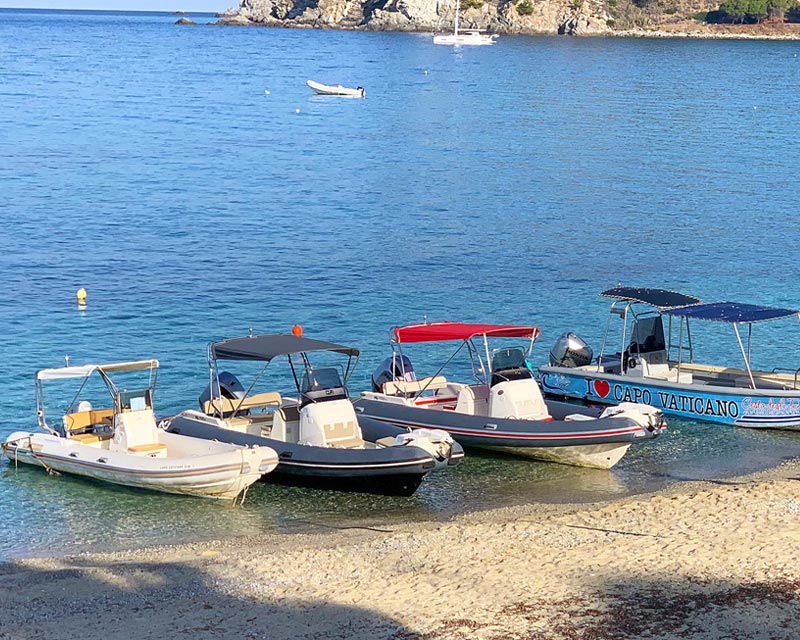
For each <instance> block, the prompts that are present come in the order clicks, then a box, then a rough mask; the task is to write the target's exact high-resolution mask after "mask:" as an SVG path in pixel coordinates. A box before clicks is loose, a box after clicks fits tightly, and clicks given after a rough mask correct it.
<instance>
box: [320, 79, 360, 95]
mask: <svg viewBox="0 0 800 640" xmlns="http://www.w3.org/2000/svg"><path fill="white" fill-rule="evenodd" d="M306 84H307V85H308V86H309V87H310V88H311V89H312V90H313V91H314V93H316V94H317V95H320V96H344V97H345V98H363V97H364V96H366V95H367V92H366V90H365V89H364V87H356V88H355V89H351V88H350V87H343V86H342V85H340V84H335V85H329V84H322V83H321V82H314V81H313V80H306Z"/></svg>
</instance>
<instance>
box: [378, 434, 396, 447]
mask: <svg viewBox="0 0 800 640" xmlns="http://www.w3.org/2000/svg"><path fill="white" fill-rule="evenodd" d="M394 439H395V436H386V437H385V438H379V439H378V440H376V441H375V444H376V445H378V446H379V447H383V448H386V447H392V446H394Z"/></svg>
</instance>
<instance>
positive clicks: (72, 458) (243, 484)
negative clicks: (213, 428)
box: [3, 432, 278, 500]
mask: <svg viewBox="0 0 800 640" xmlns="http://www.w3.org/2000/svg"><path fill="white" fill-rule="evenodd" d="M180 437H181V436H176V435H173V434H166V433H163V434H160V439H163V442H162V443H163V444H165V445H166V446H167V447H168V449H169V447H170V445H171V444H174V443H175V442H176V440H175V439H176V438H180ZM220 448H221V447H220ZM3 450H4V452H5V454H6V455H7V456H8V458H9V459H10V460H11V461H13V462H21V463H24V464H31V465H36V466H40V467H42V468H44V469H47V470H51V469H52V470H54V471H58V472H60V473H67V474H71V475H77V476H83V477H85V478H91V479H94V480H100V481H102V482H109V483H112V484H118V485H123V486H126V487H136V488H139V489H148V490H151V491H160V492H164V493H174V494H182V495H191V496H200V497H207V498H219V499H227V500H233V499H235V498H236V497H237V496H239V495H240V494H241V493H242V491H244V490H245V489H246V488H248V487H249V486H250V485H251V484H253V483H254V482H256V480H258V479H259V478H260V477H261V476H262V475H263V474H264V473H269V472H270V471H272V470H273V469H274V468H275V467H276V466H277V463H278V458H277V454H276V453H275V451H273V450H271V449H269V448H266V447H264V448H257V449H243V448H230V449H229V450H227V451H224V452H219V453H209V454H205V455H198V456H186V457H163V458H150V457H142V456H133V455H131V454H125V453H121V452H112V451H108V450H105V449H100V448H97V447H92V446H87V445H82V444H79V443H77V442H76V441H73V440H69V439H67V438H62V437H60V436H55V435H50V434H42V433H28V432H16V433H12V434H11V435H10V436H9V437H8V439H7V440H6V442H5V444H4V446H3Z"/></svg>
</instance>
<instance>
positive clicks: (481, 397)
mask: <svg viewBox="0 0 800 640" xmlns="http://www.w3.org/2000/svg"><path fill="white" fill-rule="evenodd" d="M455 411H456V413H465V414H467V415H470V416H486V415H488V414H489V385H486V384H474V385H469V386H467V385H464V386H463V387H462V388H461V390H460V391H459V393H458V402H457V403H456V409H455Z"/></svg>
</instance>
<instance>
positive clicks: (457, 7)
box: [453, 0, 461, 35]
mask: <svg viewBox="0 0 800 640" xmlns="http://www.w3.org/2000/svg"><path fill="white" fill-rule="evenodd" d="M460 10H461V0H456V28H455V31H454V32H453V33H454V35H458V14H459V12H460Z"/></svg>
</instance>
